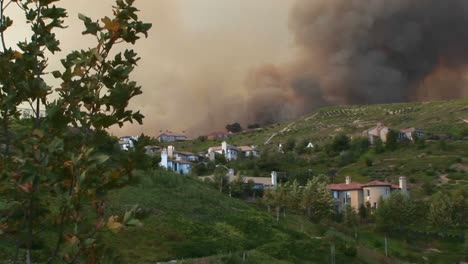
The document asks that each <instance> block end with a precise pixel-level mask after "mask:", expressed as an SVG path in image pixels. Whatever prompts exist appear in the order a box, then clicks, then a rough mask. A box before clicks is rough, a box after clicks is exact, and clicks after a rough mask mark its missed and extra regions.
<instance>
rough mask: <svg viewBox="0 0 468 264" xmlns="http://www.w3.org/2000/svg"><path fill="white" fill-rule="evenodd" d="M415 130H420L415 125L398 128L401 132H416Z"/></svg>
mask: <svg viewBox="0 0 468 264" xmlns="http://www.w3.org/2000/svg"><path fill="white" fill-rule="evenodd" d="M416 131H421V130H420V129H417V128H415V127H409V128H405V129H401V130H400V132H403V133H408V132H416Z"/></svg>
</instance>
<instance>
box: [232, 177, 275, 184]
mask: <svg viewBox="0 0 468 264" xmlns="http://www.w3.org/2000/svg"><path fill="white" fill-rule="evenodd" d="M236 178H237V176H236V175H230V176H229V181H231V182H232V181H234V180H235V179H236ZM242 178H243V180H244V182H245V183H247V182H249V181H250V180H252V181H253V182H254V183H256V184H263V185H272V183H271V177H251V176H242Z"/></svg>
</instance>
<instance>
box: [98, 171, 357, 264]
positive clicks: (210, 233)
mask: <svg viewBox="0 0 468 264" xmlns="http://www.w3.org/2000/svg"><path fill="white" fill-rule="evenodd" d="M108 203H109V204H108V207H109V209H110V212H111V213H112V214H119V213H121V212H123V211H125V210H128V209H129V208H131V207H132V206H134V205H138V206H139V207H140V208H142V209H143V210H144V211H145V213H144V214H143V216H142V221H143V224H144V225H143V226H141V227H132V228H129V229H126V230H124V231H122V232H121V233H118V234H112V233H108V234H106V235H105V240H106V244H107V245H108V246H109V247H110V248H114V249H116V253H117V252H118V253H117V254H116V256H118V257H119V258H120V261H122V262H123V263H134V264H137V263H155V262H156V261H170V260H174V259H178V260H182V259H194V260H190V261H189V262H188V263H191V262H197V261H200V259H206V257H208V256H212V257H209V258H208V259H211V260H210V261H214V262H213V263H219V261H221V262H225V261H227V260H228V259H235V258H236V257H237V256H242V255H243V254H244V252H245V254H246V255H248V259H249V262H248V263H324V262H326V260H327V258H328V250H329V245H328V242H327V241H326V240H323V239H311V236H314V237H315V236H319V235H321V234H322V235H323V233H324V232H325V231H326V229H325V230H319V229H318V228H317V226H315V225H313V224H312V223H310V222H308V221H307V220H306V219H304V218H302V217H294V216H291V217H290V218H288V219H287V220H282V221H280V222H279V223H277V222H276V220H275V219H274V217H272V216H271V215H270V214H268V213H267V212H266V211H265V210H263V209H259V208H258V207H257V206H256V205H253V204H248V203H246V202H244V201H241V200H238V199H235V198H231V197H228V196H227V195H226V194H220V193H219V192H217V191H216V189H215V188H211V186H208V185H207V184H206V183H203V182H200V181H199V180H196V179H194V178H191V177H186V176H180V175H175V174H171V173H165V172H161V171H156V172H155V173H154V174H152V175H147V177H144V178H143V180H142V182H141V183H140V184H137V185H134V186H128V187H126V188H124V189H121V190H116V191H113V192H111V193H110V195H109V196H108ZM230 254H231V255H230ZM197 259H198V260H197ZM337 261H339V262H340V263H344V262H346V263H360V262H359V261H358V260H357V259H356V258H353V257H348V256H345V255H344V254H343V252H338V255H337ZM203 263H206V262H203ZM230 263H237V262H230Z"/></svg>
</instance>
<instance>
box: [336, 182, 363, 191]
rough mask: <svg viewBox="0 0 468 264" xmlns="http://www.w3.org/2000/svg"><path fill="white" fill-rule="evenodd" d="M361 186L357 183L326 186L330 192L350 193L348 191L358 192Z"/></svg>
mask: <svg viewBox="0 0 468 264" xmlns="http://www.w3.org/2000/svg"><path fill="white" fill-rule="evenodd" d="M362 187H363V184H360V183H357V182H351V183H349V184H346V183H336V184H330V185H328V189H329V190H332V191H350V190H360V189H362Z"/></svg>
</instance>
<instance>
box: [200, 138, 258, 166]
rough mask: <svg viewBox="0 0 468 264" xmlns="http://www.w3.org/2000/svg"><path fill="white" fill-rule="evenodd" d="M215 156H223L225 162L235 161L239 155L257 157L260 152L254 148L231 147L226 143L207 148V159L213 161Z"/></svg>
mask: <svg viewBox="0 0 468 264" xmlns="http://www.w3.org/2000/svg"><path fill="white" fill-rule="evenodd" d="M215 154H220V155H224V157H225V158H226V160H228V161H231V160H237V159H238V158H239V156H240V155H242V156H244V157H259V156H260V151H259V150H258V149H257V148H256V147H255V146H240V147H236V146H232V145H229V144H228V143H227V142H226V141H223V142H222V143H221V146H213V147H210V148H208V157H209V158H210V160H214V158H215Z"/></svg>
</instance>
